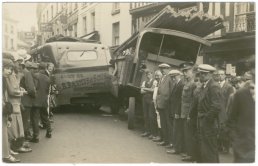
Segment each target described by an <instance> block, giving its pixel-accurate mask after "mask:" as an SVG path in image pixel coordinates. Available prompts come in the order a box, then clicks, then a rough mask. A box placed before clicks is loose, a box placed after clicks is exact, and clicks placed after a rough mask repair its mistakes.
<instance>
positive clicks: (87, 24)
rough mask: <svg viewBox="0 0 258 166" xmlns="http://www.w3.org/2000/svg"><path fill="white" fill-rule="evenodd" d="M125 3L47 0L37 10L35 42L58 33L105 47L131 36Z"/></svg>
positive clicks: (129, 17)
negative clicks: (55, 0) (57, 0)
mask: <svg viewBox="0 0 258 166" xmlns="http://www.w3.org/2000/svg"><path fill="white" fill-rule="evenodd" d="M129 7H130V4H129V3H118V2H117V3H47V4H42V3H41V4H39V5H38V10H37V17H38V26H39V27H40V28H39V31H40V32H39V34H38V41H39V42H40V43H39V44H43V43H44V42H45V41H46V39H48V38H50V37H52V36H55V35H58V34H62V35H64V36H71V37H81V38H85V39H92V38H93V40H98V41H100V42H101V43H103V44H106V45H108V46H115V45H119V44H121V43H122V42H123V41H125V40H126V39H127V38H129V37H130V35H131V24H130V23H131V16H130V13H129Z"/></svg>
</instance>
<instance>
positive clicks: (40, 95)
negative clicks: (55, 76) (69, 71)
mask: <svg viewBox="0 0 258 166" xmlns="http://www.w3.org/2000/svg"><path fill="white" fill-rule="evenodd" d="M34 78H35V80H36V97H35V101H34V106H36V107H48V94H49V87H50V79H49V77H48V76H46V75H44V74H42V73H37V74H35V76H34Z"/></svg>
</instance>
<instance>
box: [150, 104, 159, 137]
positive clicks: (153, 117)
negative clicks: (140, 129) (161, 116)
mask: <svg viewBox="0 0 258 166" xmlns="http://www.w3.org/2000/svg"><path fill="white" fill-rule="evenodd" d="M149 124H150V132H151V134H152V135H153V136H157V134H158V124H157V114H156V111H155V108H154V103H153V102H151V103H150V109H149Z"/></svg>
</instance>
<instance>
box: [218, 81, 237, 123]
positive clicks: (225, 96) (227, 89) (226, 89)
mask: <svg viewBox="0 0 258 166" xmlns="http://www.w3.org/2000/svg"><path fill="white" fill-rule="evenodd" d="M232 93H234V88H233V86H232V85H230V83H228V82H225V84H224V85H223V87H222V88H221V94H222V104H221V106H222V110H221V112H220V114H219V120H220V123H225V121H226V120H227V110H226V109H227V105H228V100H229V96H230V95H231V94H232Z"/></svg>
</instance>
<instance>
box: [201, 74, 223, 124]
mask: <svg viewBox="0 0 258 166" xmlns="http://www.w3.org/2000/svg"><path fill="white" fill-rule="evenodd" d="M221 99H222V98H221V87H220V85H219V84H218V83H217V82H215V81H214V80H213V79H210V80H209V82H208V83H207V85H206V87H205V88H204V89H203V88H202V90H201V92H200V96H199V99H198V116H199V117H203V118H205V120H206V121H207V122H208V123H210V124H215V122H218V121H217V120H218V115H219V113H220V111H221V103H222V101H221Z"/></svg>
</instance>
